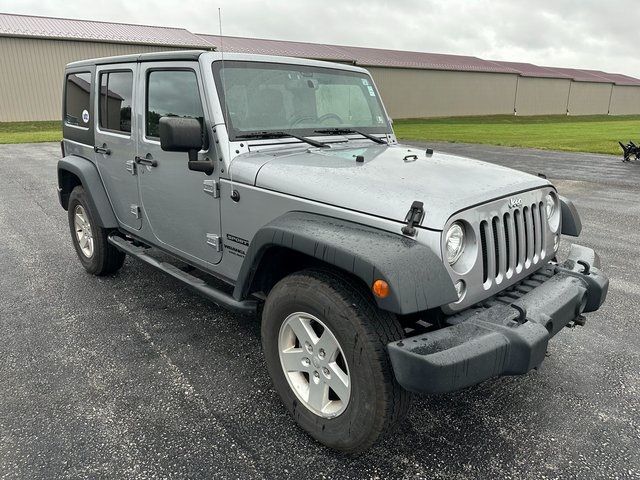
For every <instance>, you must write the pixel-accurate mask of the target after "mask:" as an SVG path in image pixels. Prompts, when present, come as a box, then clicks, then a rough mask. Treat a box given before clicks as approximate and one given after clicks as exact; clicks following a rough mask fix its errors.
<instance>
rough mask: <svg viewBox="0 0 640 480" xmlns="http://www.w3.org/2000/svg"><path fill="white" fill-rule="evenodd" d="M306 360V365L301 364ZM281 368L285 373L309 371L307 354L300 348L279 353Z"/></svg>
mask: <svg viewBox="0 0 640 480" xmlns="http://www.w3.org/2000/svg"><path fill="white" fill-rule="evenodd" d="M304 358H307V363H308V365H305V364H303V363H302V360H303V359H304ZM280 359H281V360H282V366H283V368H284V369H285V371H287V372H307V371H309V365H310V362H309V360H308V354H307V353H306V352H305V351H304V350H302V349H301V348H290V349H288V350H285V351H283V352H281V353H280Z"/></svg>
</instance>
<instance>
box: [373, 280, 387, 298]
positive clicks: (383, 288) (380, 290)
mask: <svg viewBox="0 0 640 480" xmlns="http://www.w3.org/2000/svg"><path fill="white" fill-rule="evenodd" d="M371 291H372V292H373V294H374V295H375V296H376V297H378V298H387V297H388V296H389V293H391V289H390V288H389V284H388V283H387V282H385V281H384V280H376V281H375V282H373V285H372V286H371Z"/></svg>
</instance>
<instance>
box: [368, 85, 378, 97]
mask: <svg viewBox="0 0 640 480" xmlns="http://www.w3.org/2000/svg"><path fill="white" fill-rule="evenodd" d="M367 89H368V90H369V95H371V96H372V97H375V96H376V92H375V91H374V90H373V87H372V86H371V85H368V86H367Z"/></svg>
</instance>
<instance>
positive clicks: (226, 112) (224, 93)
mask: <svg viewBox="0 0 640 480" xmlns="http://www.w3.org/2000/svg"><path fill="white" fill-rule="evenodd" d="M218 29H219V31H220V35H219V37H220V63H221V64H222V66H221V68H220V78H221V79H222V98H223V100H224V105H222V109H223V110H222V115H223V117H224V125H225V130H226V131H227V158H228V159H229V181H230V183H231V198H233V199H234V200H235V199H236V198H237V192H236V189H235V188H234V185H233V171H232V170H231V164H232V163H233V161H232V160H231V135H230V133H229V105H228V104H227V89H226V83H225V76H226V75H225V71H224V45H223V40H222V10H221V9H220V8H219V7H218Z"/></svg>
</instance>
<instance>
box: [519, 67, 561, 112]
mask: <svg viewBox="0 0 640 480" xmlns="http://www.w3.org/2000/svg"><path fill="white" fill-rule="evenodd" d="M570 84H571V81H570V80H569V79H566V80H565V79H559V78H533V77H520V79H519V80H518V93H517V95H516V115H522V116H524V115H566V114H567V100H568V98H569V85H570Z"/></svg>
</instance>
